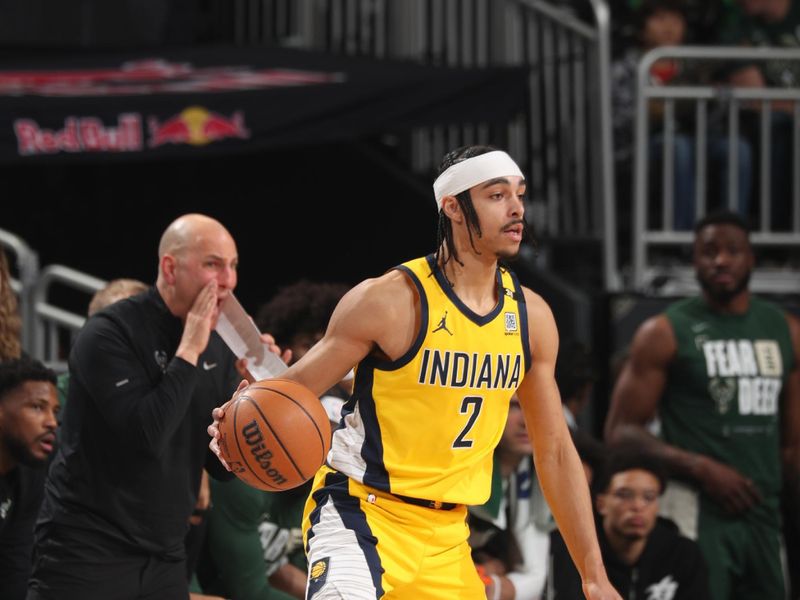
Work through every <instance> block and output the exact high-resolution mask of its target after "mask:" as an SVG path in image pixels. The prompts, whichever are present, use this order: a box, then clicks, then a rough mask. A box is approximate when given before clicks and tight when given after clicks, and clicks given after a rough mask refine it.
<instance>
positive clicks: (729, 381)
mask: <svg viewBox="0 0 800 600" xmlns="http://www.w3.org/2000/svg"><path fill="white" fill-rule="evenodd" d="M693 250H694V267H695V271H696V274H697V279H698V281H699V283H700V286H701V288H702V295H701V296H699V297H693V298H688V299H685V300H681V301H678V302H676V303H674V304H672V305H670V306H669V307H668V308H667V310H666V311H665V312H664V313H663V314H660V315H657V316H655V317H653V318H651V319H649V320H647V321H646V322H645V323H644V324H642V326H641V327H640V328H639V329H638V330H637V332H636V334H635V336H634V339H633V342H632V345H631V352H630V358H629V359H628V361H627V362H626V363H625V365H624V367H623V370H622V373H621V375H620V377H619V379H618V380H617V384H616V386H615V388H614V392H613V395H612V404H611V409H610V411H609V414H608V419H607V421H606V436H607V438H608V439H609V440H611V441H613V442H619V441H630V442H632V443H637V444H639V445H640V448H641V450H642V452H645V451H649V452H653V453H655V454H657V455H658V456H659V457H660V458H661V459H662V460H663V461H664V462H665V464H666V466H667V467H668V468H669V470H670V474H671V475H672V477H674V478H675V479H673V480H672V481H671V482H670V484H669V486H668V489H667V494H666V495H665V498H664V502H663V504H662V512H663V513H665V514H666V515H667V516H670V517H672V518H673V519H674V520H675V522H676V523H677V524H678V526H679V527H680V528H681V532H682V533H683V534H684V535H686V536H688V537H690V538H693V539H697V541H698V543H699V545H700V548H701V550H702V552H703V555H704V556H705V559H706V562H707V563H708V568H709V585H710V588H711V595H710V598H712V599H713V600H731V599H742V600H751V599H755V598H758V600H784V599H785V592H784V580H783V573H782V570H781V547H780V546H781V544H780V538H781V535H780V534H781V516H780V495H781V489H782V487H783V486H784V485H785V487H786V490H785V491H786V493H787V494H788V496H789V498H790V500H789V502H788V506H790V507H793V508H792V513H791V516H792V518H793V519H795V520H797V519H800V514H798V511H797V507H798V506H800V368H798V367H800V320H798V319H797V318H796V317H794V316H791V315H789V314H787V313H786V312H785V311H784V310H782V309H781V308H779V307H778V306H775V305H774V304H772V303H770V302H767V301H765V300H762V299H760V298H757V297H755V296H753V295H752V294H751V293H750V291H749V289H748V284H749V281H750V276H751V274H752V271H753V266H754V257H753V251H752V248H751V246H750V240H749V234H748V229H747V225H746V224H745V223H744V221H743V220H742V219H741V218H740V217H739V216H737V215H735V214H732V213H717V214H713V215H709V216H708V217H706V218H705V219H703V220H702V221H700V222H699V223H698V224H697V226H696V227H695V241H694V248H693ZM656 416H658V417H659V418H660V421H661V439H658V438H656V437H654V436H653V435H651V434H649V433H648V431H647V430H646V426H647V424H648V423H649V422H650V421H651V420H652V419H653V418H654V417H656ZM678 480H680V481H678Z"/></svg>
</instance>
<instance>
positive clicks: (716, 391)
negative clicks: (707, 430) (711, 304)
mask: <svg viewBox="0 0 800 600" xmlns="http://www.w3.org/2000/svg"><path fill="white" fill-rule="evenodd" d="M699 346H700V348H701V349H702V352H703V356H704V358H705V364H706V374H707V375H708V392H709V394H710V396H711V399H712V400H713V401H714V403H715V404H716V406H717V411H718V412H719V413H720V414H723V415H724V414H726V413H727V412H728V411H729V410H731V409H736V410H738V412H739V414H741V415H774V414H776V413H777V411H778V398H779V397H780V393H781V387H782V380H783V360H782V358H781V351H780V347H779V346H778V343H777V342H776V341H774V340H748V339H738V340H736V339H728V340H704V341H702V342H701V343H700V344H699Z"/></svg>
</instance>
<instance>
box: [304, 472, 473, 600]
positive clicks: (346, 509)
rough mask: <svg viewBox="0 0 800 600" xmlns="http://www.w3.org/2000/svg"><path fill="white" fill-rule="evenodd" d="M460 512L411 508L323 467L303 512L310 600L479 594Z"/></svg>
mask: <svg viewBox="0 0 800 600" xmlns="http://www.w3.org/2000/svg"><path fill="white" fill-rule="evenodd" d="M466 517H467V510H466V507H465V506H463V505H457V506H455V507H454V508H452V509H451V510H442V509H438V508H428V507H422V506H415V505H413V504H410V503H408V502H406V501H403V500H400V499H398V498H396V497H394V496H392V495H391V494H388V493H386V492H382V491H379V490H376V489H373V488H370V487H368V486H365V485H363V484H360V483H358V482H357V481H354V480H352V479H350V478H349V477H347V476H346V475H344V474H342V473H339V472H338V471H335V470H333V469H330V468H328V467H325V466H323V467H322V468H321V469H320V470H319V472H317V475H316V477H315V478H314V485H313V487H312V490H311V494H310V495H309V497H308V500H307V501H306V506H305V510H304V511H303V541H304V543H305V548H306V554H307V555H308V584H307V588H306V598H307V599H309V600H325V599H331V598H335V599H346V600H360V599H363V600H375V599H380V598H383V599H385V600H405V599H408V600H439V599H441V600H452V599H453V598H458V599H459V600H473V599H474V600H485V598H486V592H485V588H484V585H483V583H481V580H480V579H479V577H478V573H477V570H476V569H475V564H474V563H473V562H472V557H471V555H470V548H469V545H468V544H467V535H468V528H467V524H466Z"/></svg>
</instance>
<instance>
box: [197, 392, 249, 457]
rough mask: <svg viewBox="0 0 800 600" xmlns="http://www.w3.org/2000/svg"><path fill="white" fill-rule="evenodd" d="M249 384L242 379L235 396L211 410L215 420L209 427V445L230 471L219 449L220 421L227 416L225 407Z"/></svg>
mask: <svg viewBox="0 0 800 600" xmlns="http://www.w3.org/2000/svg"><path fill="white" fill-rule="evenodd" d="M248 385H250V384H249V383H248V382H247V380H246V379H245V380H244V381H242V382H241V383H240V384H239V387H237V388H236V391H235V392H234V393H233V396H231V399H230V400H228V401H227V402H226V403H225V404H223V405H222V406H218V407H217V408H215V409H214V410H212V411H211V417H212V418H213V419H214V421H213V422H212V423H211V425H209V426H208V429H207V431H208V435H210V436H211V441H210V442H208V447H209V448H211V451H212V452H213V453H214V454H215V455H216V456H217V458H218V459H219V462H221V463H222V466H223V467H225V468H226V469H227V470H228V471H230V470H231V468H230V467H229V466H228V463H226V462H225V459H224V458H222V455H221V454H220V451H219V422H220V421H221V420H222V417H224V416H225V409H226V408H228V405H229V404H230V403H231V402H233V401H234V400H236V396H238V395H239V392H241V391H242V390H243V389H245V388H246V387H247V386H248Z"/></svg>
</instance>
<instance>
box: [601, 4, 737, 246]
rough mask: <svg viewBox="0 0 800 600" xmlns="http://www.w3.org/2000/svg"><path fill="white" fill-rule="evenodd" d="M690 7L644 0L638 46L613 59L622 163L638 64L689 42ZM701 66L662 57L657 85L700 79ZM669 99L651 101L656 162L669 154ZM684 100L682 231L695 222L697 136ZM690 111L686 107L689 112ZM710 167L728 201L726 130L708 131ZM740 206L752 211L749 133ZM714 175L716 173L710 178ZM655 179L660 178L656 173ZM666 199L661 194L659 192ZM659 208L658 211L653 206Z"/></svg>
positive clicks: (629, 153)
mask: <svg viewBox="0 0 800 600" xmlns="http://www.w3.org/2000/svg"><path fill="white" fill-rule="evenodd" d="M684 11H685V6H684V4H683V2H681V1H680V0H644V1H643V2H642V3H641V5H640V6H639V8H638V10H637V12H636V13H635V15H636V28H635V29H636V40H637V45H636V46H633V47H630V48H628V50H627V51H626V52H625V53H624V55H623V56H622V57H621V58H619V59H618V60H616V61H614V63H613V64H612V79H613V81H612V103H613V120H614V145H615V156H616V160H617V162H618V163H622V164H626V165H627V164H629V163H630V162H631V161H632V160H633V152H634V134H635V119H636V102H637V97H636V90H637V85H638V83H637V81H638V66H639V61H640V60H641V58H642V56H644V54H646V53H647V52H648V51H650V50H652V49H654V48H658V47H661V46H679V45H681V44H683V43H684V40H685V38H686V32H687V21H686V16H685V12H684ZM699 77H701V75H700V73H699V71H697V72H692V71H688V70H687V69H686V65H684V63H682V62H681V61H678V60H674V59H669V58H665V59H661V60H659V61H657V62H656V63H655V64H653V66H652V68H651V71H650V84H651V85H669V84H676V83H680V82H681V81H686V80H688V81H695V82H696V81H697V79H698V78H699ZM663 106H664V105H663V103H662V102H654V101H651V102H650V103H649V105H648V111H649V123H650V125H649V126H650V129H651V131H652V132H653V134H652V135H651V136H650V138H649V139H650V144H649V152H650V159H651V164H653V165H660V164H661V162H662V157H663V153H664V135H663V128H664V121H663ZM681 108H682V105H681V104H676V109H677V110H676V119H675V121H676V131H675V135H674V139H673V142H674V150H673V159H674V177H673V190H674V195H673V199H674V200H673V227H674V229H676V230H686V229H691V227H692V224H693V223H694V221H695V210H696V209H695V207H696V199H695V185H696V184H695V177H696V173H695V162H696V158H695V156H696V149H695V148H696V141H695V135H694V131H693V129H694V124H693V123H692V122H691V119H692V118H691V117H690V116H689V115H688V114H682V113H681V110H680V109H681ZM685 112H686V111H683V113H685ZM706 151H707V152H708V157H709V162H710V166H711V167H712V168H711V169H710V170H709V172H710V173H711V174H716V178H715V179H714V181H715V182H717V184H718V189H719V192H720V197H721V198H722V201H723V203H724V204H725V206H727V205H728V196H729V193H730V192H731V191H730V190H729V189H728V152H729V142H728V138H727V136H726V135H723V134H722V132H721V131H719V130H718V129H714V128H712V129H711V130H710V131H708V132H707V148H706ZM737 152H738V154H737V156H738V161H739V168H738V169H737V173H738V179H737V181H738V186H737V190H738V210H739V212H740V213H741V214H743V215H747V213H748V210H749V209H748V203H749V198H750V192H751V187H752V156H751V155H752V151H751V147H750V145H749V143H747V142H746V141H745V140H744V139H743V138H740V139H739V140H737ZM710 179H711V178H710ZM651 180H652V181H656V182H658V181H660V178H658V177H651ZM654 197H656V198H660V197H661V196H660V194H655V196H654ZM651 212H653V211H651Z"/></svg>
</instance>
